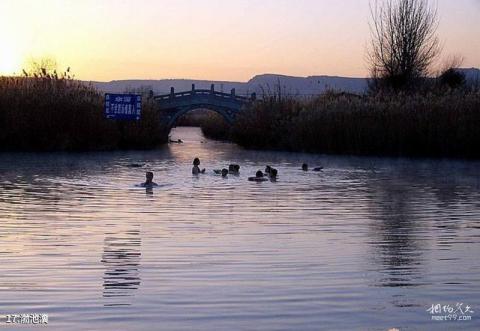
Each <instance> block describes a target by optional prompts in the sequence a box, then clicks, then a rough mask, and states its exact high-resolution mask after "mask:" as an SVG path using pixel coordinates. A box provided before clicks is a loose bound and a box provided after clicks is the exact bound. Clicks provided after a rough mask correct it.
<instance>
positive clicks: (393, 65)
mask: <svg viewBox="0 0 480 331" xmlns="http://www.w3.org/2000/svg"><path fill="white" fill-rule="evenodd" d="M370 10H371V19H372V22H371V24H370V29H371V34H372V42H371V47H370V49H369V53H368V55H369V57H368V59H369V64H370V70H371V78H372V80H371V82H372V85H371V87H372V88H373V89H378V88H387V89H393V90H405V89H410V88H413V87H415V86H416V85H417V84H418V82H419V80H421V78H423V77H425V76H427V75H428V73H429V69H430V66H431V64H432V62H433V61H434V60H435V58H436V56H437V55H438V54H439V52H440V47H439V42H438V38H437V36H436V29H437V22H438V20H437V12H436V10H435V9H432V8H431V7H430V6H429V3H428V0H385V1H382V2H381V4H379V3H378V2H377V1H375V3H374V4H371V5H370Z"/></svg>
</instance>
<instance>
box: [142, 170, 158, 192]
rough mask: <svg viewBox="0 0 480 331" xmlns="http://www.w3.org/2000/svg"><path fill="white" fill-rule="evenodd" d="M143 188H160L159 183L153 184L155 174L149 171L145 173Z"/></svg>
mask: <svg viewBox="0 0 480 331" xmlns="http://www.w3.org/2000/svg"><path fill="white" fill-rule="evenodd" d="M140 185H141V186H142V187H146V188H152V187H155V186H158V184H157V183H155V182H153V172H151V171H147V172H146V173H145V183H142V184H140Z"/></svg>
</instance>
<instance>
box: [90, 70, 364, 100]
mask: <svg viewBox="0 0 480 331" xmlns="http://www.w3.org/2000/svg"><path fill="white" fill-rule="evenodd" d="M91 84H92V85H93V86H94V87H96V88H97V89H99V90H101V91H104V92H110V93H123V92H126V91H131V90H139V89H144V90H153V92H154V93H155V94H167V93H169V92H170V87H173V88H175V91H177V92H180V91H188V90H190V89H191V88H192V84H195V88H197V89H210V85H211V84H214V85H215V90H216V91H223V92H226V93H229V92H230V91H231V89H232V88H234V89H235V92H236V93H237V94H240V95H250V94H251V93H253V92H256V93H257V94H259V95H261V94H262V93H263V92H273V91H278V87H280V89H281V91H282V93H286V94H294V95H312V94H321V93H323V92H325V90H327V89H334V90H339V91H345V92H351V93H358V94H362V93H364V91H365V90H366V87H367V80H366V79H365V78H348V77H331V76H310V77H293V76H284V75H274V74H265V75H258V76H255V77H253V78H252V79H250V80H249V81H248V82H245V83H244V82H228V81H211V80H193V79H161V80H137V79H135V80H114V81H110V82H91Z"/></svg>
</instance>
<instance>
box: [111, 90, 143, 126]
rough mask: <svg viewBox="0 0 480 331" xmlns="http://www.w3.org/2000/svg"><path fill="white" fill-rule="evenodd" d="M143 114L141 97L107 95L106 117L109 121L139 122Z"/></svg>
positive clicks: (134, 95)
mask: <svg viewBox="0 0 480 331" xmlns="http://www.w3.org/2000/svg"><path fill="white" fill-rule="evenodd" d="M141 112H142V96H141V95H137V94H111V93H106V94H105V116H106V117H107V118H108V119H115V120H130V121H132V120H133V121H138V120H139V119H140V114H141Z"/></svg>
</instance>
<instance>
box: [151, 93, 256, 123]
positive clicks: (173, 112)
mask: <svg viewBox="0 0 480 331" xmlns="http://www.w3.org/2000/svg"><path fill="white" fill-rule="evenodd" d="M255 99H256V95H255V93H253V94H252V95H251V97H250V98H247V97H243V96H239V95H236V94H235V89H232V90H231V92H230V93H223V92H218V91H215V87H214V85H213V84H212V85H211V87H210V90H199V89H195V84H192V90H191V91H186V92H175V90H174V88H173V87H172V88H171V89H170V94H165V95H158V96H155V97H154V100H155V101H156V102H157V104H158V106H159V108H160V111H161V112H162V115H163V118H165V119H166V121H167V125H168V127H169V128H171V127H173V126H174V125H175V122H176V121H177V119H179V118H180V117H181V116H183V115H185V114H186V113H188V112H189V111H192V110H195V109H209V110H212V111H215V112H217V113H219V114H220V115H222V116H223V117H224V118H225V120H226V121H227V122H228V123H230V124H231V123H233V122H234V121H235V118H236V116H237V115H238V114H239V113H240V112H242V111H243V109H244V108H245V106H246V105H248V104H250V103H251V102H253V101H255Z"/></svg>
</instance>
